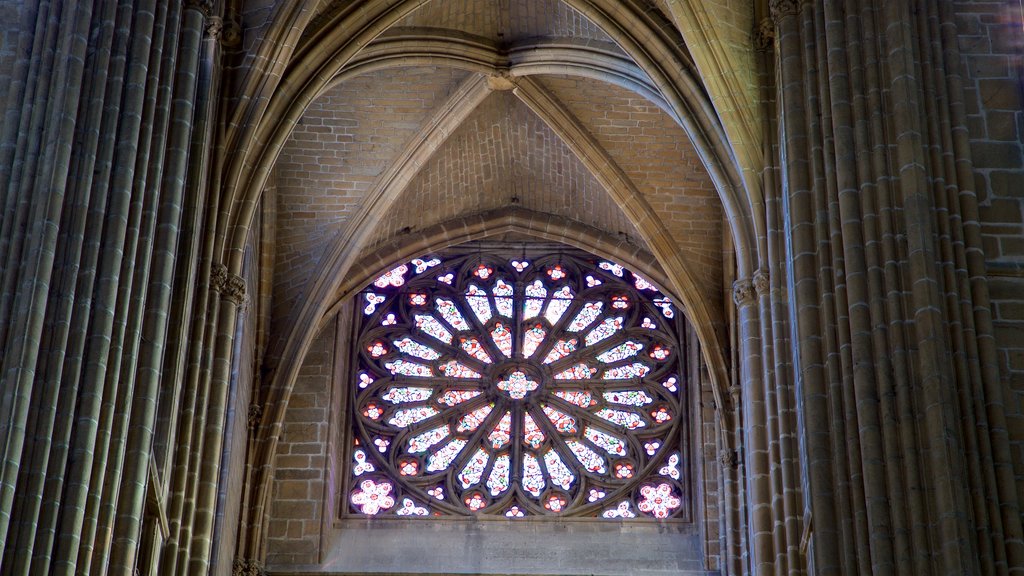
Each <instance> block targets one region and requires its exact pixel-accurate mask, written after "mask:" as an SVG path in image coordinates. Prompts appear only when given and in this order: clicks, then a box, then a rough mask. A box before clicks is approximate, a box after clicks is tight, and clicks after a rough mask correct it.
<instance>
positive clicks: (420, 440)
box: [409, 424, 448, 454]
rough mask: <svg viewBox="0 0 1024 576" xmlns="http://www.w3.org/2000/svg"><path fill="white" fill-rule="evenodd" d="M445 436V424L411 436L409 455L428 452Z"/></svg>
mask: <svg viewBox="0 0 1024 576" xmlns="http://www.w3.org/2000/svg"><path fill="white" fill-rule="evenodd" d="M446 436H448V425H447V424H445V425H444V426H439V427H437V428H434V429H432V430H427V431H426V432H423V433H422V434H418V435H416V436H413V437H412V439H410V440H409V452H410V453H411V454H418V453H421V452H426V451H427V450H430V447H431V446H433V445H434V444H437V443H438V442H440V441H441V440H444V439H445V437H446Z"/></svg>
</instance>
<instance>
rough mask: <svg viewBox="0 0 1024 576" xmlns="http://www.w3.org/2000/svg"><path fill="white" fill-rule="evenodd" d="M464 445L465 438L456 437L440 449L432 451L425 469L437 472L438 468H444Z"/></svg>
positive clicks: (449, 464)
mask: <svg viewBox="0 0 1024 576" xmlns="http://www.w3.org/2000/svg"><path fill="white" fill-rule="evenodd" d="M465 447H466V440H463V439H461V438H456V439H454V440H451V441H450V442H448V443H447V444H445V445H444V446H442V447H441V449H440V450H438V451H437V452H434V453H433V454H431V455H430V458H428V459H427V470H428V471H430V472H437V471H438V470H444V469H445V468H448V466H451V463H452V461H453V460H455V457H456V456H458V455H459V452H461V451H462V449H463V448H465Z"/></svg>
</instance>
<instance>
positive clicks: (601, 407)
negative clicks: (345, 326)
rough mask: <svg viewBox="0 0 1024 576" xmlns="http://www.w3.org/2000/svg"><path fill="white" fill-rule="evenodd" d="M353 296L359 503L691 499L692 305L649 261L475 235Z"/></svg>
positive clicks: (545, 512) (612, 507)
mask: <svg viewBox="0 0 1024 576" xmlns="http://www.w3.org/2000/svg"><path fill="white" fill-rule="evenodd" d="M359 298H360V301H359V306H360V310H361V312H362V314H361V315H360V316H361V318H362V321H361V327H360V332H359V337H358V339H357V346H358V350H357V354H356V366H355V368H354V374H353V382H354V384H353V396H352V398H351V401H350V405H351V406H352V408H353V410H354V417H353V422H354V427H355V428H354V440H353V443H354V446H353V447H352V448H351V450H352V456H351V462H352V464H351V466H350V480H349V484H348V485H349V486H350V489H349V491H348V502H349V512H351V513H354V514H362V515H397V516H406V515H417V516H420V515H442V516H444V515H448V516H452V515H494V516H504V517H507V518H524V517H531V516H552V515H557V516H590V517H599V518H614V519H622V518H642V517H649V518H657V519H662V518H672V517H678V516H679V515H680V514H681V513H682V511H683V508H684V506H683V502H684V498H683V494H685V491H684V486H683V481H684V478H683V477H682V474H681V472H682V471H683V470H684V469H685V467H684V466H683V465H682V462H683V455H684V453H683V444H682V442H681V434H680V433H679V430H678V427H679V422H680V421H681V420H683V418H681V417H680V416H681V414H682V400H681V398H682V390H681V388H682V385H683V379H682V378H681V376H680V375H681V374H683V373H684V372H683V371H682V366H681V358H682V357H683V356H684V355H683V354H680V353H678V352H679V343H680V338H679V336H678V334H679V330H680V327H681V322H682V320H681V319H680V318H678V317H677V315H676V310H675V308H674V305H673V303H672V301H671V300H670V299H669V298H668V297H667V296H665V295H664V294H662V293H661V292H660V291H659V290H658V289H657V288H656V287H655V286H654V285H653V284H652V283H650V282H648V281H647V280H646V279H644V278H643V277H641V276H639V275H637V274H635V273H633V272H631V271H629V270H628V269H626V268H624V267H623V266H621V265H619V264H616V263H614V262H609V261H606V260H601V259H598V258H596V257H592V256H590V255H585V254H582V253H573V254H572V255H569V254H567V253H565V252H559V253H558V255H557V256H537V257H535V258H532V259H531V258H524V257H519V258H514V257H511V258H510V257H505V256H503V255H502V254H500V253H487V252H484V251H482V250H477V251H474V252H473V253H465V252H464V253H462V254H454V255H449V256H447V257H443V256H434V257H429V258H417V259H414V260H411V261H410V262H408V263H403V264H401V265H400V266H397V267H396V268H394V269H392V270H390V271H388V272H387V273H385V274H383V275H382V276H380V277H379V278H377V279H376V280H375V281H374V282H373V283H372V284H371V285H369V286H367V288H366V289H365V290H364V291H363V292H362V293H361V294H360V296H359Z"/></svg>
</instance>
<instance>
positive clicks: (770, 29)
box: [754, 18, 775, 52]
mask: <svg viewBox="0 0 1024 576" xmlns="http://www.w3.org/2000/svg"><path fill="white" fill-rule="evenodd" d="M774 43H775V22H773V21H772V19H771V18H762V19H761V21H760V22H758V24H757V27H756V28H754V48H755V49H757V50H758V51H760V52H764V51H767V50H770V49H771V47H772V45H773V44H774Z"/></svg>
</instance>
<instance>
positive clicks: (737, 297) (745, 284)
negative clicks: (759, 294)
mask: <svg viewBox="0 0 1024 576" xmlns="http://www.w3.org/2000/svg"><path fill="white" fill-rule="evenodd" d="M754 296H755V295H754V284H753V282H751V281H750V280H747V279H746V278H743V279H741V280H737V281H735V282H733V283H732V299H733V302H736V306H737V307H740V308H742V307H743V306H749V305H750V304H753V303H754Z"/></svg>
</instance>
